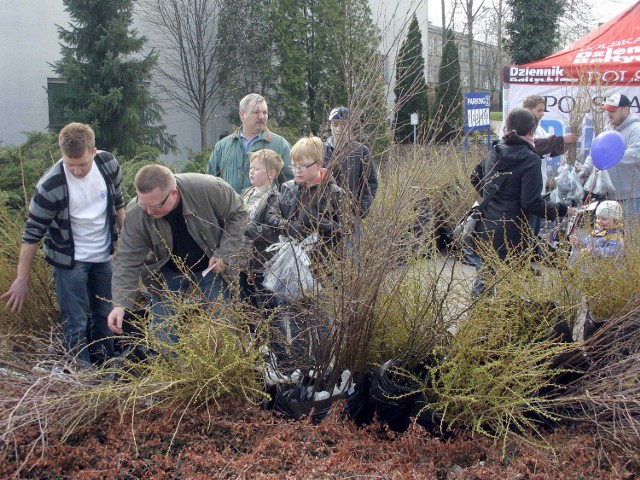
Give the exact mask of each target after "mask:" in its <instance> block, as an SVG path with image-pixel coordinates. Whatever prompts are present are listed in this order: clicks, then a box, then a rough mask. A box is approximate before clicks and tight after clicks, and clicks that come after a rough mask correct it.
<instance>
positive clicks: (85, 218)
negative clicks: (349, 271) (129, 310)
mask: <svg viewBox="0 0 640 480" xmlns="http://www.w3.org/2000/svg"><path fill="white" fill-rule="evenodd" d="M58 140H59V144H60V150H61V151H62V158H61V159H60V160H59V161H58V162H57V163H56V164H55V165H54V166H53V167H52V168H51V169H50V170H49V171H48V172H47V173H45V174H44V175H43V176H42V178H41V179H40V180H39V181H38V184H37V185H36V190H35V193H34V196H33V198H32V199H31V204H30V205H29V216H28V219H27V223H26V227H25V231H24V234H23V236H22V247H21V249H20V258H19V260H18V274H17V277H16V280H15V281H14V282H13V284H12V285H11V287H10V288H9V290H8V291H7V292H6V293H5V294H4V295H2V296H1V297H0V298H2V299H5V298H7V299H8V300H7V307H8V308H9V309H10V310H11V311H12V312H14V313H17V312H20V311H21V310H22V306H23V305H24V302H25V301H26V299H27V297H28V295H29V276H30V273H31V267H32V264H33V259H34V257H35V254H36V251H37V249H38V245H39V244H40V241H41V240H42V238H44V249H45V254H46V259H47V262H49V263H50V264H51V265H52V266H53V274H54V279H55V285H56V294H57V296H58V303H59V305H60V313H61V317H62V321H63V335H64V339H63V340H64V347H65V349H66V350H67V352H68V353H69V354H71V355H73V356H74V357H77V359H78V360H79V361H80V362H84V363H87V364H88V363H89V362H90V361H91V360H93V361H94V362H96V363H101V362H104V360H106V359H107V358H108V357H110V356H112V355H113V339H112V338H111V332H110V330H109V329H108V326H107V315H108V314H109V312H110V311H111V303H110V299H111V271H112V270H111V255H112V253H113V251H114V249H115V244H116V240H117V234H118V231H119V229H120V228H122V225H123V222H124V206H125V204H124V198H123V196H122V190H121V187H120V184H121V182H122V173H121V171H120V165H119V164H118V161H117V160H116V159H115V157H114V156H113V155H112V154H111V153H109V152H104V151H98V150H96V147H95V135H94V133H93V130H92V129H91V127H90V126H88V125H84V124H81V123H70V124H69V125H67V126H65V127H64V128H63V129H62V130H61V131H60V135H59V137H58ZM87 306H89V311H87ZM88 314H89V315H88ZM89 318H90V319H91V322H90V325H89V328H87V325H88V323H89V322H88V319H89ZM88 346H89V348H87V347H88ZM90 353H91V354H92V355H90ZM92 357H93V358H92Z"/></svg>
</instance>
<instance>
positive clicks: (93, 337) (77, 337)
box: [53, 261, 113, 363]
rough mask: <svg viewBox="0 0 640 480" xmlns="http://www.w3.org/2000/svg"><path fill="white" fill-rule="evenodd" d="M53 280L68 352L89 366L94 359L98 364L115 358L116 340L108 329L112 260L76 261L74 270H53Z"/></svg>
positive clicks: (56, 268)
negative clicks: (99, 261)
mask: <svg viewBox="0 0 640 480" xmlns="http://www.w3.org/2000/svg"><path fill="white" fill-rule="evenodd" d="M53 277H54V279H55V283H56V294H57V296H58V303H59V304H60V314H61V316H62V322H63V323H62V325H63V328H62V330H63V335H64V348H65V350H67V352H68V353H69V354H71V355H74V356H76V355H77V357H78V358H79V359H80V360H82V361H84V362H87V363H89V362H90V361H91V356H93V357H94V360H95V362H96V363H101V362H103V361H104V360H106V359H107V358H109V357H111V356H113V337H112V333H111V331H110V330H109V328H108V327H107V316H108V315H109V312H111V302H110V300H111V261H108V262H103V263H91V262H75V264H74V267H73V268H72V269H71V270H66V269H63V268H58V267H54V268H53ZM87 306H88V308H89V310H88V311H87ZM88 316H90V318H91V322H88ZM88 323H89V325H87V324H88ZM87 346H89V348H87ZM90 353H91V355H90Z"/></svg>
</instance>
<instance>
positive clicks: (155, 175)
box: [133, 165, 176, 193]
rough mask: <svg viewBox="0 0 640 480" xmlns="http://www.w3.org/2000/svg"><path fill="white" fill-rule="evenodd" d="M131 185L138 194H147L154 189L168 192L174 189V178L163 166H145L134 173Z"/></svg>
mask: <svg viewBox="0 0 640 480" xmlns="http://www.w3.org/2000/svg"><path fill="white" fill-rule="evenodd" d="M133 184H134V185H135V187H136V191H137V192H138V193H149V192H152V191H153V190H155V189H156V188H159V189H160V191H162V192H168V191H170V190H173V189H174V188H176V177H175V176H174V175H173V172H172V171H171V170H169V169H168V168H167V167H165V166H164V165H145V166H144V167H142V168H141V169H140V170H138V173H136V177H135V178H134V180H133Z"/></svg>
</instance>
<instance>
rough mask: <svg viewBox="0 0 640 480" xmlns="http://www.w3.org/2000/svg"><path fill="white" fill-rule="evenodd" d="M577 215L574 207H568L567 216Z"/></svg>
mask: <svg viewBox="0 0 640 480" xmlns="http://www.w3.org/2000/svg"><path fill="white" fill-rule="evenodd" d="M575 213H576V209H575V208H574V207H567V216H569V217H570V216H571V215H574V214H575Z"/></svg>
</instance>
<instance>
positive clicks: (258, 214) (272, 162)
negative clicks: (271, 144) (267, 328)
mask: <svg viewBox="0 0 640 480" xmlns="http://www.w3.org/2000/svg"><path fill="white" fill-rule="evenodd" d="M249 160H250V167H249V180H250V181H251V185H252V186H251V187H249V188H247V189H245V190H244V191H243V192H242V200H243V201H244V204H245V206H246V208H247V212H248V213H249V224H248V225H247V228H246V230H245V232H244V234H245V237H246V238H247V239H248V240H249V241H250V242H251V247H252V248H251V256H250V260H249V270H248V271H246V272H241V273H240V289H241V294H242V297H243V298H248V299H250V301H251V303H252V304H253V305H254V306H255V307H256V308H260V307H261V306H264V305H265V304H268V303H269V298H268V296H267V295H266V294H265V291H264V287H263V286H262V284H263V280H264V265H265V264H266V262H267V261H268V260H269V259H270V258H271V257H272V256H273V252H266V251H265V250H266V249H267V248H268V247H269V246H271V245H272V244H273V243H275V242H277V241H278V231H277V230H275V229H274V228H273V227H271V226H269V225H267V224H266V216H267V212H268V211H269V210H270V209H273V208H276V206H277V203H278V190H277V188H276V183H275V182H276V179H277V178H278V175H279V174H280V172H281V171H282V168H283V167H284V161H283V160H282V157H281V156H280V155H279V154H278V153H277V152H275V151H273V150H269V149H266V148H265V149H263V150H258V151H256V152H252V153H251V154H250V155H249Z"/></svg>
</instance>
